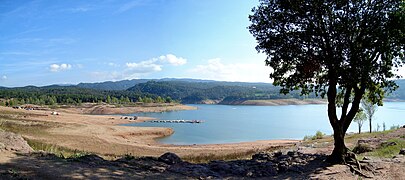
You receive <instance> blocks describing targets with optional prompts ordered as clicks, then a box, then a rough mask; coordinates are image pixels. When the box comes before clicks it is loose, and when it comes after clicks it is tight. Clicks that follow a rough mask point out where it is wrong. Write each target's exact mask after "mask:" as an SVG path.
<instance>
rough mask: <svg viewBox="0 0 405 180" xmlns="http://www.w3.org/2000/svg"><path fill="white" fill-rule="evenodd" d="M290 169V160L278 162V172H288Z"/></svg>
mask: <svg viewBox="0 0 405 180" xmlns="http://www.w3.org/2000/svg"><path fill="white" fill-rule="evenodd" d="M287 170H288V162H287V161H280V163H279V164H278V172H280V173H282V172H286V171H287Z"/></svg>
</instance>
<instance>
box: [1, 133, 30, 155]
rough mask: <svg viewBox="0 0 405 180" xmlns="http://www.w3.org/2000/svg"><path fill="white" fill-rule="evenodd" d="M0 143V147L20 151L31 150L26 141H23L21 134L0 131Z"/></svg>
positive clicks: (26, 151) (27, 151)
mask: <svg viewBox="0 0 405 180" xmlns="http://www.w3.org/2000/svg"><path fill="white" fill-rule="evenodd" d="M0 143H1V145H0V147H1V148H0V149H5V150H11V151H17V152H21V153H29V152H32V151H33V150H32V148H31V147H30V146H29V145H28V143H27V141H25V140H24V139H23V138H22V137H21V135H18V134H15V133H12V132H5V131H0Z"/></svg>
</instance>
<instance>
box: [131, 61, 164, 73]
mask: <svg viewBox="0 0 405 180" xmlns="http://www.w3.org/2000/svg"><path fill="white" fill-rule="evenodd" d="M125 65H126V67H127V68H128V70H130V71H131V72H132V73H151V72H158V71H162V65H159V64H155V63H154V61H141V62H139V63H126V64H125Z"/></svg>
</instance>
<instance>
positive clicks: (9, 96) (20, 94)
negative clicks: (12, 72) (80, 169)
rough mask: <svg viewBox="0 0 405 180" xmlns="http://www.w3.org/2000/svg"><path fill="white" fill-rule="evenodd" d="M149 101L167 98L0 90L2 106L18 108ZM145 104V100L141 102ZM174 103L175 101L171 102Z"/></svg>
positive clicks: (47, 89)
mask: <svg viewBox="0 0 405 180" xmlns="http://www.w3.org/2000/svg"><path fill="white" fill-rule="evenodd" d="M143 98H145V99H147V101H148V102H149V103H152V102H158V103H164V102H165V98H167V97H165V96H163V97H159V96H156V95H153V94H149V93H143V92H133V91H104V90H94V89H83V88H77V87H73V86H69V87H62V86H47V87H33V86H28V87H22V88H5V89H0V99H3V100H1V103H0V105H2V104H3V105H5V106H16V105H23V104H36V105H48V106H55V105H57V104H67V105H80V104H81V103H94V102H98V103H101V102H106V103H108V104H131V103H132V102H136V101H137V100H140V99H141V100H142V99H143ZM141 102H143V100H142V101H141ZM170 102H173V101H170Z"/></svg>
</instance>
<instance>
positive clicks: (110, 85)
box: [77, 79, 150, 90]
mask: <svg viewBox="0 0 405 180" xmlns="http://www.w3.org/2000/svg"><path fill="white" fill-rule="evenodd" d="M148 81H150V79H132V80H123V81H116V82H112V81H106V82H99V83H79V84H78V85H77V87H79V88H87V89H96V90H126V89H128V88H130V87H132V86H134V85H136V84H139V83H145V82H148Z"/></svg>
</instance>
